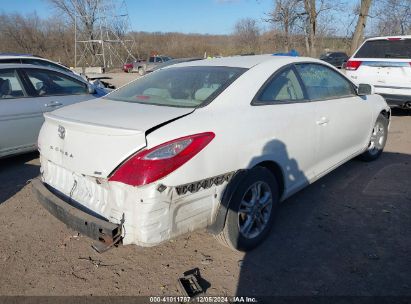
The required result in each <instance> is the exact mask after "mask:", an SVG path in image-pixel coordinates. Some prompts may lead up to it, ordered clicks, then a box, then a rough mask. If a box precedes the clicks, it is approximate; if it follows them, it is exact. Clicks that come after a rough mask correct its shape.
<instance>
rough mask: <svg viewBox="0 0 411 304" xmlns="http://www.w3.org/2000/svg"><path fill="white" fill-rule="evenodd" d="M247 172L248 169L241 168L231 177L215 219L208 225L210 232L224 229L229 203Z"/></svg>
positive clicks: (214, 232)
mask: <svg viewBox="0 0 411 304" xmlns="http://www.w3.org/2000/svg"><path fill="white" fill-rule="evenodd" d="M247 172H248V170H239V171H237V172H236V173H235V175H234V176H233V177H232V178H231V180H230V182H229V183H228V185H227V187H226V188H225V190H224V193H223V196H222V198H221V202H220V206H219V207H218V210H217V215H216V217H215V220H214V222H213V223H212V224H211V225H210V226H208V227H207V231H208V232H210V233H212V234H219V233H220V232H221V231H223V229H224V225H225V219H226V217H227V212H228V210H229V209H230V206H229V204H230V201H231V197H232V196H233V195H234V192H235V190H236V189H237V187H238V184H239V183H240V181H241V180H242V179H243V178H244V177H245V175H246V174H247Z"/></svg>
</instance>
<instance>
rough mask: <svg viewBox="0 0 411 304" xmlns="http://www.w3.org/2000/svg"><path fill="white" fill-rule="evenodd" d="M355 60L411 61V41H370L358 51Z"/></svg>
mask: <svg viewBox="0 0 411 304" xmlns="http://www.w3.org/2000/svg"><path fill="white" fill-rule="evenodd" d="M354 58H397V59H411V39H403V40H385V39H384V40H369V41H367V42H365V43H364V45H363V46H362V47H361V48H360V49H359V50H358V52H357V54H355V56H354Z"/></svg>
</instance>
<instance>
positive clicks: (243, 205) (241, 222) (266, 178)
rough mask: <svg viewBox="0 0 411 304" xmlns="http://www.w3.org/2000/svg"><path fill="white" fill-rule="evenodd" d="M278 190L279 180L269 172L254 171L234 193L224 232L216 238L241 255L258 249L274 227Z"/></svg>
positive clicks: (264, 169)
mask: <svg viewBox="0 0 411 304" xmlns="http://www.w3.org/2000/svg"><path fill="white" fill-rule="evenodd" d="M278 189H279V188H278V183H277V180H276V178H275V177H274V176H273V175H272V174H271V173H270V171H268V169H266V168H263V167H255V168H253V169H251V170H250V171H249V173H248V174H247V175H246V176H245V177H244V178H243V180H242V181H240V182H239V184H238V187H237V188H236V189H235V190H234V194H233V195H232V196H231V198H230V201H229V202H228V206H229V210H228V212H227V217H226V220H225V224H224V228H223V230H222V231H221V232H220V233H219V234H218V235H215V238H216V239H217V240H218V241H219V242H220V243H221V244H223V245H225V246H227V247H229V248H231V249H234V250H238V251H249V250H252V249H254V248H255V247H257V246H258V245H259V244H260V243H262V242H263V241H264V239H265V238H266V237H267V236H268V234H269V232H270V230H271V227H272V225H273V222H274V217H275V213H276V210H277V206H278V204H279V190H278Z"/></svg>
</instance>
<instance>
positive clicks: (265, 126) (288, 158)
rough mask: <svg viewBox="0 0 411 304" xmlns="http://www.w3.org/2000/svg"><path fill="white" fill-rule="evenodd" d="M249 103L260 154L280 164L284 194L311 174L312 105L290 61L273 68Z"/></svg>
mask: <svg viewBox="0 0 411 304" xmlns="http://www.w3.org/2000/svg"><path fill="white" fill-rule="evenodd" d="M252 105H253V106H254V108H253V112H252V113H253V116H255V117H258V121H255V123H254V124H253V128H255V129H256V130H258V134H259V135H258V138H263V139H264V140H265V142H266V144H265V146H264V148H263V155H265V156H267V157H268V158H269V159H270V160H272V161H275V162H276V163H277V164H279V165H280V166H281V169H282V171H283V176H284V180H285V188H286V193H287V196H288V195H290V194H291V193H294V192H296V191H298V190H299V189H300V188H301V187H303V186H304V185H306V184H307V183H308V182H309V181H310V180H311V179H312V178H313V177H314V176H315V172H314V165H315V156H314V145H315V139H314V137H315V132H316V127H317V126H316V124H315V121H314V119H313V117H314V109H315V108H314V106H313V105H312V104H311V103H310V102H309V101H308V100H307V98H306V94H305V92H304V90H303V86H302V83H301V80H300V79H299V78H298V76H297V73H296V71H295V68H294V67H293V66H292V65H289V66H286V67H284V68H283V69H281V70H279V71H278V72H276V73H275V74H274V75H273V76H272V77H271V79H270V80H268V81H267V82H266V84H265V85H264V86H263V87H262V88H261V89H260V92H259V93H257V96H256V97H255V99H254V101H253V102H252ZM258 161H261V160H258Z"/></svg>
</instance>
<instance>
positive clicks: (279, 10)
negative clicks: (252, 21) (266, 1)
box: [264, 0, 304, 52]
mask: <svg viewBox="0 0 411 304" xmlns="http://www.w3.org/2000/svg"><path fill="white" fill-rule="evenodd" d="M274 2H275V7H274V10H273V11H272V12H270V13H268V14H267V16H268V18H267V19H265V20H264V21H267V22H270V23H272V24H274V26H278V27H279V28H280V29H281V30H282V31H283V32H284V51H285V52H288V51H289V50H290V45H291V41H290V38H291V34H292V33H293V31H294V28H295V26H296V23H297V22H298V21H299V20H300V19H301V17H302V15H303V14H304V8H303V6H302V3H303V2H302V0H275V1H274Z"/></svg>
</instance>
